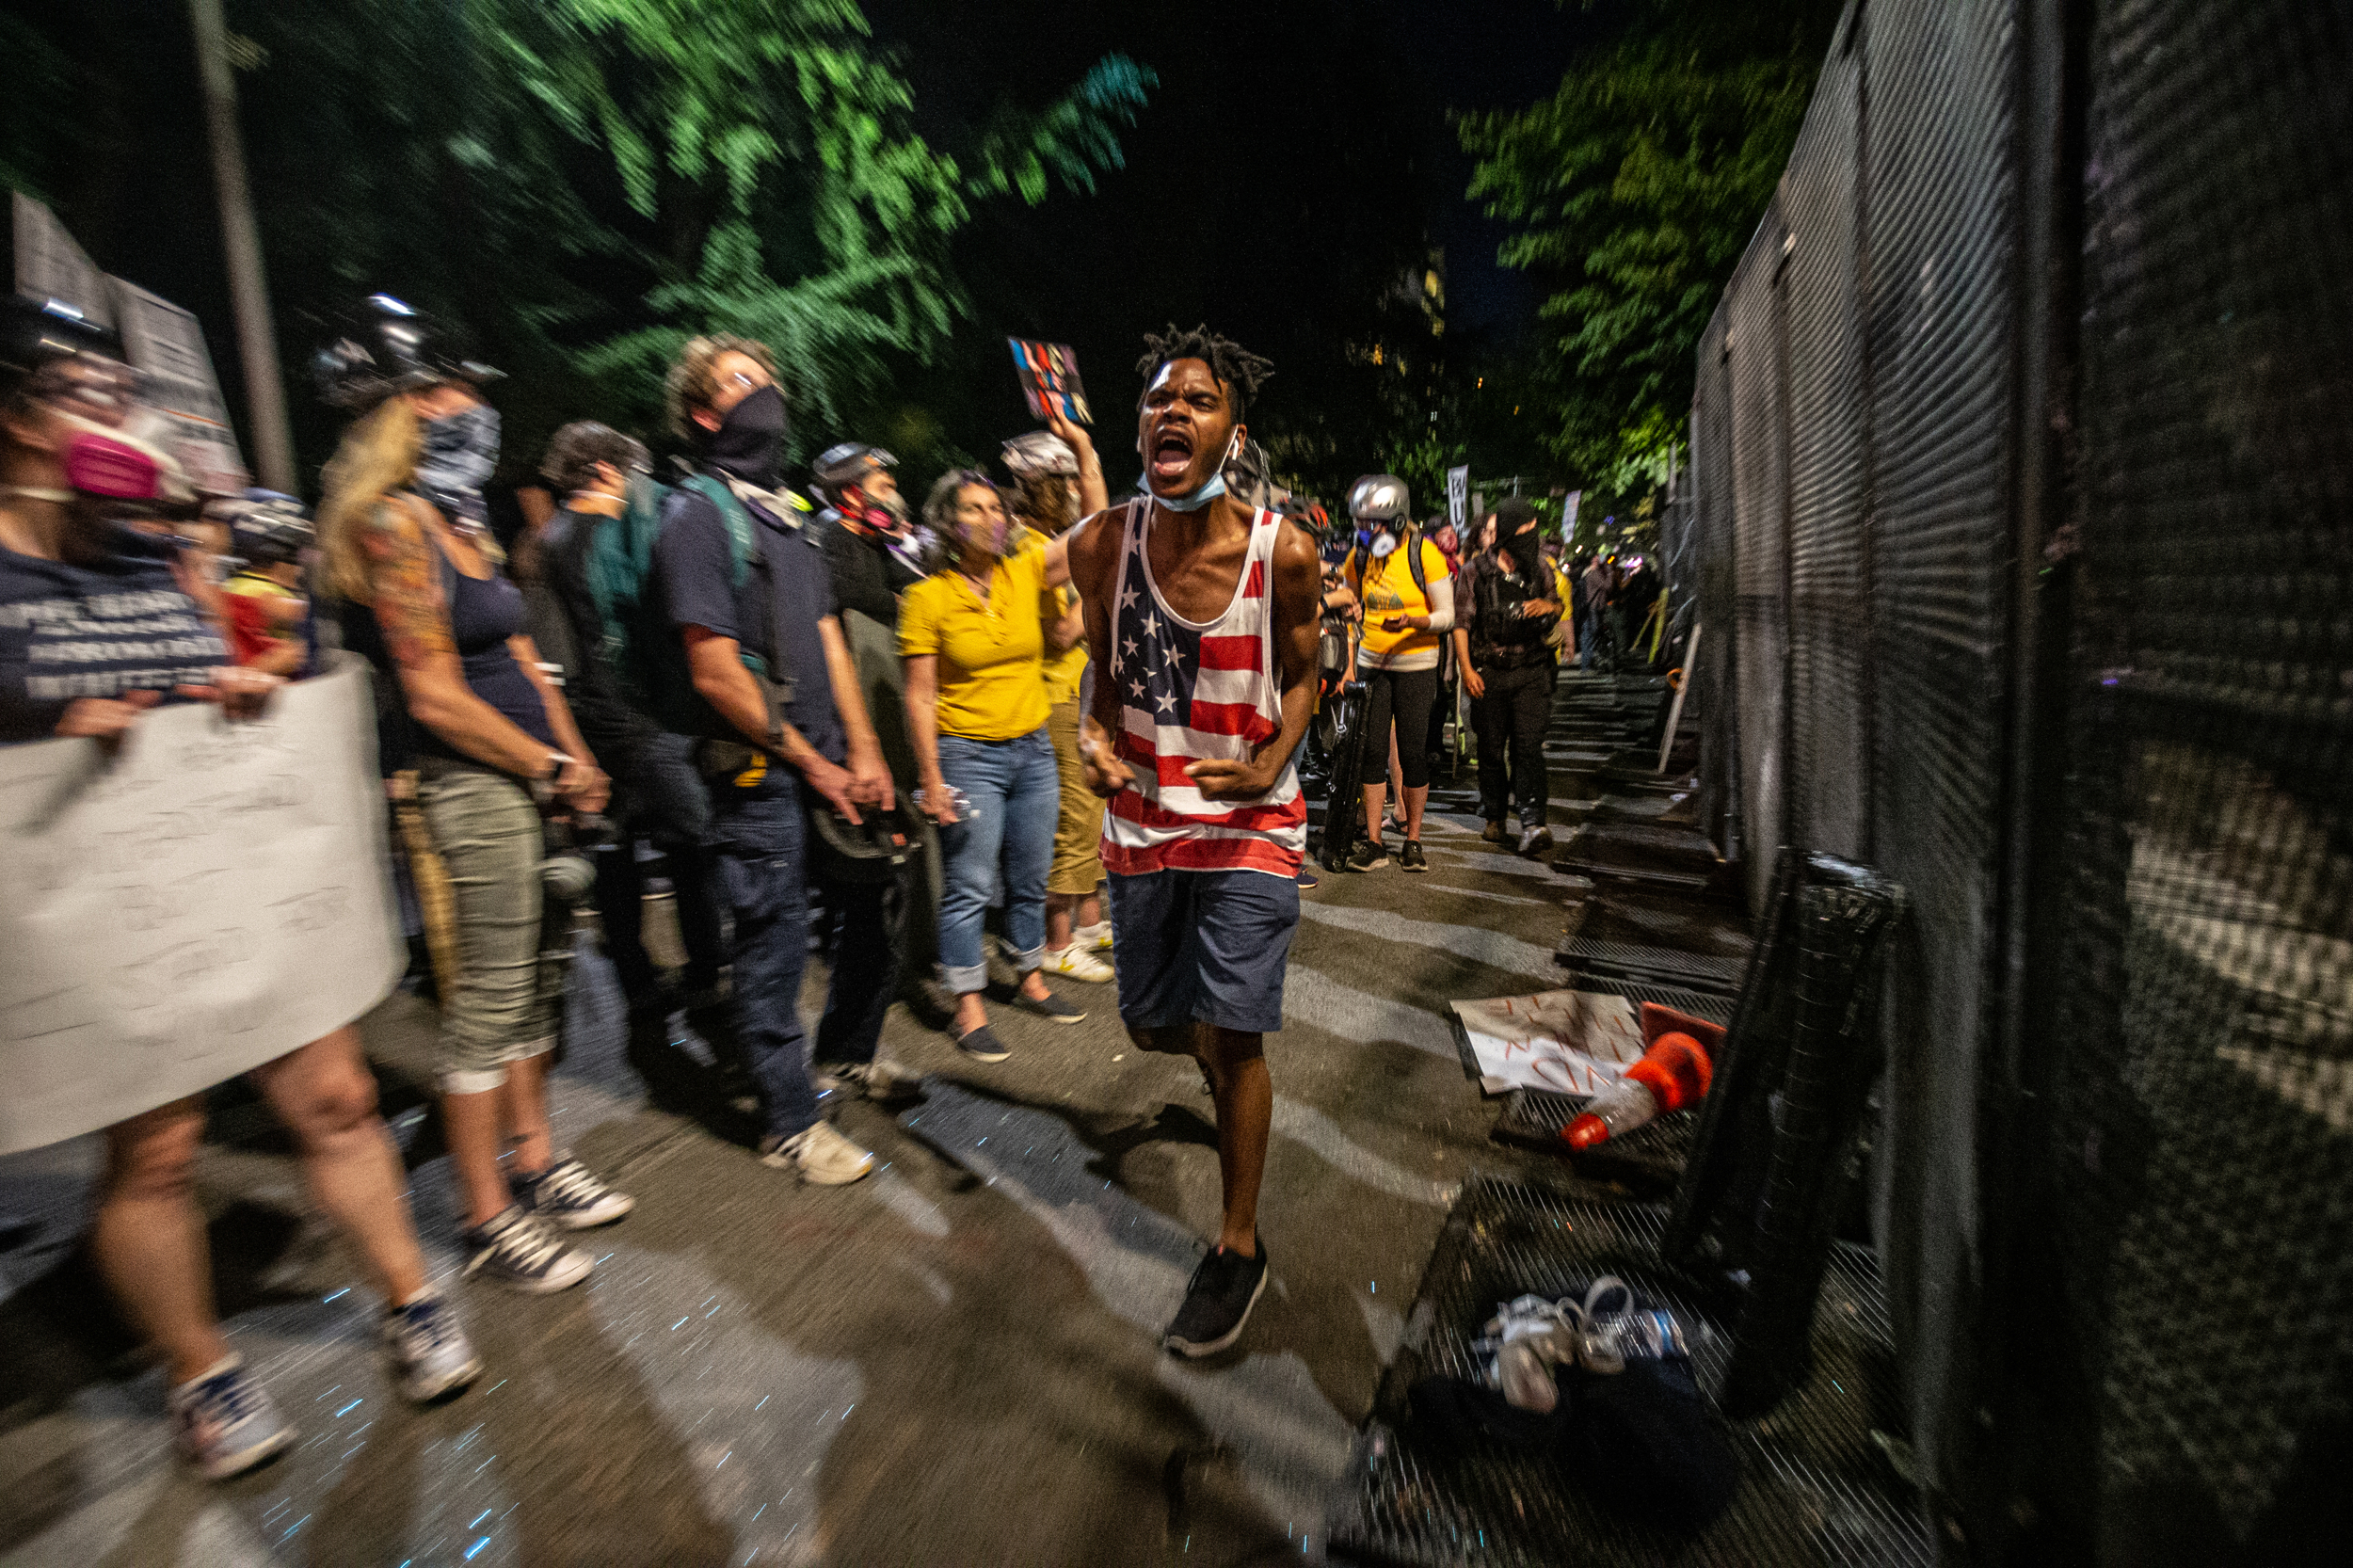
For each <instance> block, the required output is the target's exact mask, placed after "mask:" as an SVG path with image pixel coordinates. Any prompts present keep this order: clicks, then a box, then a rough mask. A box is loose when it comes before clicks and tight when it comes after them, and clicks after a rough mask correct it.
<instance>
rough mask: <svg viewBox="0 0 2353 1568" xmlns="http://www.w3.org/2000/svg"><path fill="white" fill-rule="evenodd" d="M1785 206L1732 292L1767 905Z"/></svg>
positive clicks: (1781, 480)
mask: <svg viewBox="0 0 2353 1568" xmlns="http://www.w3.org/2000/svg"><path fill="white" fill-rule="evenodd" d="M1781 246H1782V225H1781V215H1780V209H1779V208H1778V207H1777V206H1776V207H1774V208H1769V209H1768V210H1767V212H1766V215H1765V221H1764V223H1763V224H1762V225H1761V226H1759V228H1758V229H1757V232H1756V238H1755V239H1754V240H1753V241H1752V242H1751V244H1750V247H1749V251H1748V254H1747V256H1746V257H1744V258H1743V259H1742V261H1741V263H1740V269H1739V271H1738V272H1737V273H1736V274H1735V275H1734V277H1733V282H1732V288H1731V289H1730V291H1729V292H1728V293H1727V294H1726V295H1725V296H1724V303H1725V305H1726V307H1727V312H1726V313H1727V317H1728V320H1727V323H1726V338H1725V341H1726V342H1727V343H1728V344H1729V345H1730V347H1729V350H1728V352H1727V353H1726V355H1725V357H1724V369H1725V375H1726V379H1727V380H1728V382H1729V383H1730V392H1731V398H1730V402H1731V407H1732V428H1731V440H1730V441H1729V443H1728V446H1729V454H1728V455H1729V456H1730V457H1731V460H1732V528H1733V540H1732V568H1733V583H1734V588H1735V594H1736V598H1735V600H1734V604H1733V622H1732V633H1733V652H1732V660H1733V689H1734V693H1735V706H1736V710H1737V712H1738V714H1739V722H1740V817H1741V822H1740V836H1741V840H1742V841H1743V842H1744V843H1745V844H1746V846H1747V847H1748V851H1749V855H1748V866H1749V877H1748V883H1749V907H1750V909H1751V910H1752V911H1757V910H1761V909H1763V908H1764V906H1765V897H1766V892H1767V890H1768V888H1769V885H1770V883H1771V881H1772V860H1773V855H1772V852H1773V850H1774V849H1775V848H1776V847H1778V846H1779V845H1780V844H1781V843H1782V841H1783V840H1784V839H1785V837H1786V834H1785V831H1784V823H1783V816H1782V813H1783V811H1784V809H1785V806H1786V802H1785V798H1784V772H1785V766H1786V759H1785V748H1784V745H1783V734H1782V719H1783V714H1784V707H1785V701H1784V699H1785V694H1786V688H1787V679H1786V678H1787V670H1786V662H1787V656H1788V650H1789V649H1788V638H1789V580H1788V568H1789V559H1788V546H1789V440H1788V437H1789V431H1788V404H1787V398H1786V395H1785V389H1786V386H1787V376H1786V370H1787V347H1788V345H1787V344H1786V343H1785V341H1784V339H1783V332H1782V328H1783V322H1782V320H1781V312H1780V307H1779V302H1778V301H1777V299H1776V298H1775V296H1774V285H1773V274H1774V272H1775V271H1776V270H1777V269H1778V268H1779V266H1780V264H1781Z"/></svg>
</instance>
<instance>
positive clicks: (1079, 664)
mask: <svg viewBox="0 0 2353 1568" xmlns="http://www.w3.org/2000/svg"><path fill="white" fill-rule="evenodd" d="M1053 594H1054V597H1053V598H1052V599H1050V600H1048V601H1047V602H1048V604H1049V605H1050V606H1051V609H1050V610H1049V611H1048V614H1050V615H1054V616H1066V615H1068V614H1069V613H1070V606H1071V605H1072V604H1073V603H1075V602H1076V601H1077V600H1078V598H1079V590H1078V589H1076V588H1071V587H1061V588H1056V589H1055V590H1053ZM1086 673H1087V645H1086V640H1085V639H1084V638H1080V640H1079V641H1078V642H1075V643H1072V644H1071V645H1070V646H1069V647H1068V648H1064V649H1063V650H1062V651H1061V652H1060V653H1048V655H1047V656H1046V700H1047V701H1048V702H1054V703H1063V702H1076V701H1078V700H1079V683H1080V681H1082V680H1085V679H1086Z"/></svg>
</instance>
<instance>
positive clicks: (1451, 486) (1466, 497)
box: [1446, 467, 1470, 529]
mask: <svg viewBox="0 0 2353 1568" xmlns="http://www.w3.org/2000/svg"><path fill="white" fill-rule="evenodd" d="M1446 520H1447V521H1449V522H1450V523H1452V524H1454V526H1455V527H1456V528H1458V529H1460V528H1467V527H1469V526H1470V470H1469V469H1468V468H1467V467H1465V468H1450V469H1449V470H1447V471H1446Z"/></svg>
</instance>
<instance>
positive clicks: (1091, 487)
mask: <svg viewBox="0 0 2353 1568" xmlns="http://www.w3.org/2000/svg"><path fill="white" fill-rule="evenodd" d="M1046 427H1047V428H1048V430H1051V431H1052V432H1053V433H1054V434H1055V435H1057V436H1060V437H1061V438H1062V439H1063V440H1064V441H1066V442H1068V443H1069V445H1070V450H1071V451H1073V452H1075V453H1077V454H1078V455H1079V515H1080V517H1082V518H1091V517H1093V516H1094V515H1095V514H1096V513H1097V512H1099V511H1101V510H1103V509H1104V508H1105V507H1107V506H1109V505H1110V504H1112V494H1111V489H1110V488H1109V487H1108V486H1106V485H1105V484H1104V483H1103V459H1102V458H1101V457H1099V456H1096V452H1095V440H1094V438H1092V437H1091V436H1089V435H1088V434H1087V433H1086V427H1085V426H1084V425H1080V424H1071V423H1070V421H1068V420H1067V419H1064V417H1063V412H1062V410H1061V409H1060V408H1056V409H1054V410H1052V411H1051V412H1050V413H1048V415H1047V416H1046Z"/></svg>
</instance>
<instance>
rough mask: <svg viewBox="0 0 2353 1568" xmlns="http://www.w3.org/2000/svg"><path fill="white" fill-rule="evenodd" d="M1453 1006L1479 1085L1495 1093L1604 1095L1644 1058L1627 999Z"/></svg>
mask: <svg viewBox="0 0 2353 1568" xmlns="http://www.w3.org/2000/svg"><path fill="white" fill-rule="evenodd" d="M1450 1005H1451V1006H1452V1008H1453V1009H1454V1016H1455V1023H1456V1027H1457V1028H1458V1029H1460V1030H1461V1031H1462V1034H1463V1043H1464V1044H1465V1046H1466V1047H1467V1048H1468V1051H1469V1055H1470V1059H1471V1061H1472V1063H1473V1064H1476V1072H1477V1075H1478V1078H1479V1086H1480V1088H1481V1089H1482V1090H1484V1091H1485V1092H1486V1093H1488V1094H1490V1095H1500V1094H1503V1093H1505V1092H1506V1091H1508V1090H1512V1089H1548V1090H1550V1091H1552V1092H1553V1093H1554V1094H1556V1095H1593V1094H1598V1093H1599V1092H1600V1091H1601V1090H1602V1089H1603V1088H1605V1087H1607V1086H1608V1085H1609V1084H1611V1083H1614V1082H1616V1081H1617V1080H1618V1078H1619V1075H1620V1073H1621V1071H1622V1069H1624V1068H1625V1067H1626V1066H1628V1065H1630V1064H1633V1063H1636V1062H1639V1061H1641V1057H1642V1026H1641V1017H1640V1016H1639V1014H1638V1012H1637V1010H1636V1008H1635V1005H1634V1003H1632V1002H1630V1001H1628V1000H1626V999H1625V998H1624V997H1611V996H1604V995H1602V994H1600V993H1599V992H1595V991H1540V992H1538V993H1537V994H1536V995H1534V996H1528V997H1496V998H1494V999H1492V1000H1485V1001H1457V1002H1453V1003H1451V1004H1450Z"/></svg>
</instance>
